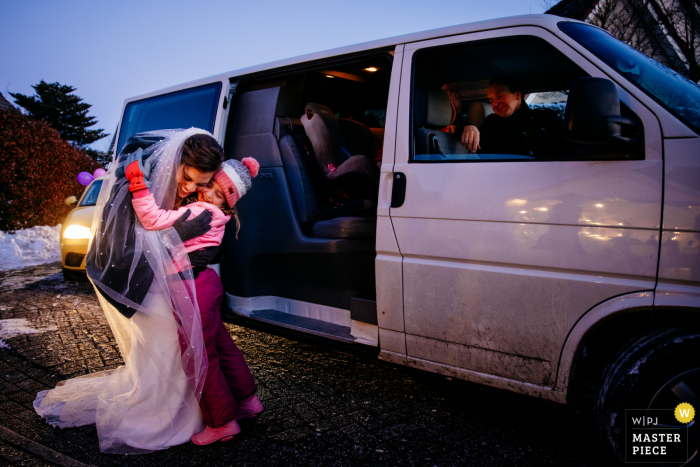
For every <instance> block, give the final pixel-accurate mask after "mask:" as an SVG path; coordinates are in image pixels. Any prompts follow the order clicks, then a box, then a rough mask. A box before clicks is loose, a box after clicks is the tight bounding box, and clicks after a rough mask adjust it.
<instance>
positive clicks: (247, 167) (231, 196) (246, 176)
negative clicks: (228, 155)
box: [214, 157, 260, 208]
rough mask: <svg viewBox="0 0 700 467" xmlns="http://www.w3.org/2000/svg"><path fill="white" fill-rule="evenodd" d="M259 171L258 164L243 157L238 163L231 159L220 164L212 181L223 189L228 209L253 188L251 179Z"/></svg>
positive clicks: (250, 158) (249, 158) (251, 159)
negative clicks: (219, 168)
mask: <svg viewBox="0 0 700 467" xmlns="http://www.w3.org/2000/svg"><path fill="white" fill-rule="evenodd" d="M259 169H260V164H258V161H256V160H255V159H253V158H252V157H244V158H243V160H241V161H240V162H239V161H237V160H235V159H231V160H227V161H224V163H223V164H221V170H219V171H218V172H216V174H215V175H214V180H216V182H217V183H218V184H219V185H221V188H223V189H224V196H226V201H228V206H229V207H230V208H232V207H233V206H234V205H235V204H236V202H237V201H238V200H239V199H241V198H242V197H243V195H245V194H246V192H247V191H248V190H250V187H251V186H253V183H252V181H251V179H253V178H255V177H256V176H257V175H258V170H259Z"/></svg>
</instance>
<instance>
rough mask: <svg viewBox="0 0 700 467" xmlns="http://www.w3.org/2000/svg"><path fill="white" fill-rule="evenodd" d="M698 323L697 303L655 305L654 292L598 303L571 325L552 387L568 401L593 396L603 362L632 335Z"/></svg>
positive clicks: (629, 295)
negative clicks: (666, 327) (683, 305)
mask: <svg viewBox="0 0 700 467" xmlns="http://www.w3.org/2000/svg"><path fill="white" fill-rule="evenodd" d="M679 324H681V325H684V324H700V307H680V308H679V307H663V308H661V307H654V292H653V291H643V292H634V293H630V294H625V295H620V296H617V297H613V298H611V299H609V300H606V301H604V302H602V303H599V304H598V305H596V306H595V307H593V308H591V309H590V310H588V312H586V313H585V314H584V315H583V316H582V317H581V318H580V319H579V320H578V321H577V322H576V324H575V325H574V326H573V328H572V329H571V331H570V332H569V335H568V336H567V339H566V341H565V343H564V346H563V347H562V351H561V354H560V357H559V365H558V367H557V376H556V380H555V385H554V389H555V390H557V391H562V392H565V393H566V394H567V403H569V404H571V405H574V406H576V405H580V404H582V403H585V401H586V400H587V399H589V398H590V397H592V391H593V390H594V389H595V387H596V385H597V383H598V380H599V377H600V375H601V374H602V371H603V370H604V369H605V367H606V365H607V364H608V363H609V362H610V361H611V359H612V357H614V356H615V355H616V354H617V353H618V352H619V351H620V350H621V349H622V348H623V347H624V346H625V345H626V344H627V343H628V342H629V341H630V340H631V339H633V338H635V337H639V336H640V335H643V334H644V333H647V332H651V331H653V330H656V329H660V328H661V327H664V326H671V325H679Z"/></svg>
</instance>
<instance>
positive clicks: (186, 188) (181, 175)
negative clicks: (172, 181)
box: [177, 164, 214, 198]
mask: <svg viewBox="0 0 700 467" xmlns="http://www.w3.org/2000/svg"><path fill="white" fill-rule="evenodd" d="M213 176H214V172H202V171H200V170H197V169H195V168H194V167H189V166H187V165H185V164H180V168H179V169H178V171H177V196H178V197H180V198H186V197H187V196H189V195H191V194H192V193H194V192H195V191H202V190H203V189H205V188H206V187H207V184H208V183H209V180H211V178H212V177H213Z"/></svg>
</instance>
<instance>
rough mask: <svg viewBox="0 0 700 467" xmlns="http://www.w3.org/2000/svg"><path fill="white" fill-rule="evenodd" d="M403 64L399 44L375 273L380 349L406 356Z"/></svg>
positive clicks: (379, 206) (381, 182) (387, 127)
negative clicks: (400, 144) (393, 215)
mask: <svg viewBox="0 0 700 467" xmlns="http://www.w3.org/2000/svg"><path fill="white" fill-rule="evenodd" d="M402 61H403V45H398V46H397V47H396V49H395V50H394V61H393V65H392V69H391V84H390V85H389V99H388V102H387V112H386V124H385V131H384V150H383V157H382V165H381V167H380V170H381V175H380V179H379V197H378V200H377V246H376V248H377V257H376V259H375V271H376V284H377V285H376V292H377V321H378V326H379V346H380V348H382V349H386V350H390V351H393V352H399V353H404V354H405V353H406V341H405V337H404V334H403V332H404V322H403V283H402V274H403V273H402V266H401V264H402V258H401V254H400V252H399V246H398V244H397V242H396V236H395V235H394V228H393V226H392V225H391V219H390V218H389V208H390V206H391V191H392V187H393V183H392V178H393V175H394V152H395V145H394V143H395V141H396V121H397V110H398V101H399V85H400V83H401V64H402Z"/></svg>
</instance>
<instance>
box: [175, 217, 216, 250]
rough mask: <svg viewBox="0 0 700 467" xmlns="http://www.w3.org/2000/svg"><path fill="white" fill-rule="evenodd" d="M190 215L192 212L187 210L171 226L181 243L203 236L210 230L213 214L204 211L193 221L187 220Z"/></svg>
mask: <svg viewBox="0 0 700 467" xmlns="http://www.w3.org/2000/svg"><path fill="white" fill-rule="evenodd" d="M191 213H192V211H190V210H189V209H188V210H186V211H185V212H184V213H183V214H182V216H180V218H179V219H178V220H176V221H175V223H174V224H173V229H175V232H177V234H178V235H179V236H180V240H182V241H183V242H186V241H187V240H190V239H193V238H195V237H199V236H200V235H204V234H205V233H207V232H209V231H210V230H211V220H212V218H213V214H212V213H211V211H210V210H208V209H205V210H204V211H202V213H201V214H200V215H198V216H197V217H195V218H194V219H190V220H187V218H188V217H190V214H191Z"/></svg>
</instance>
